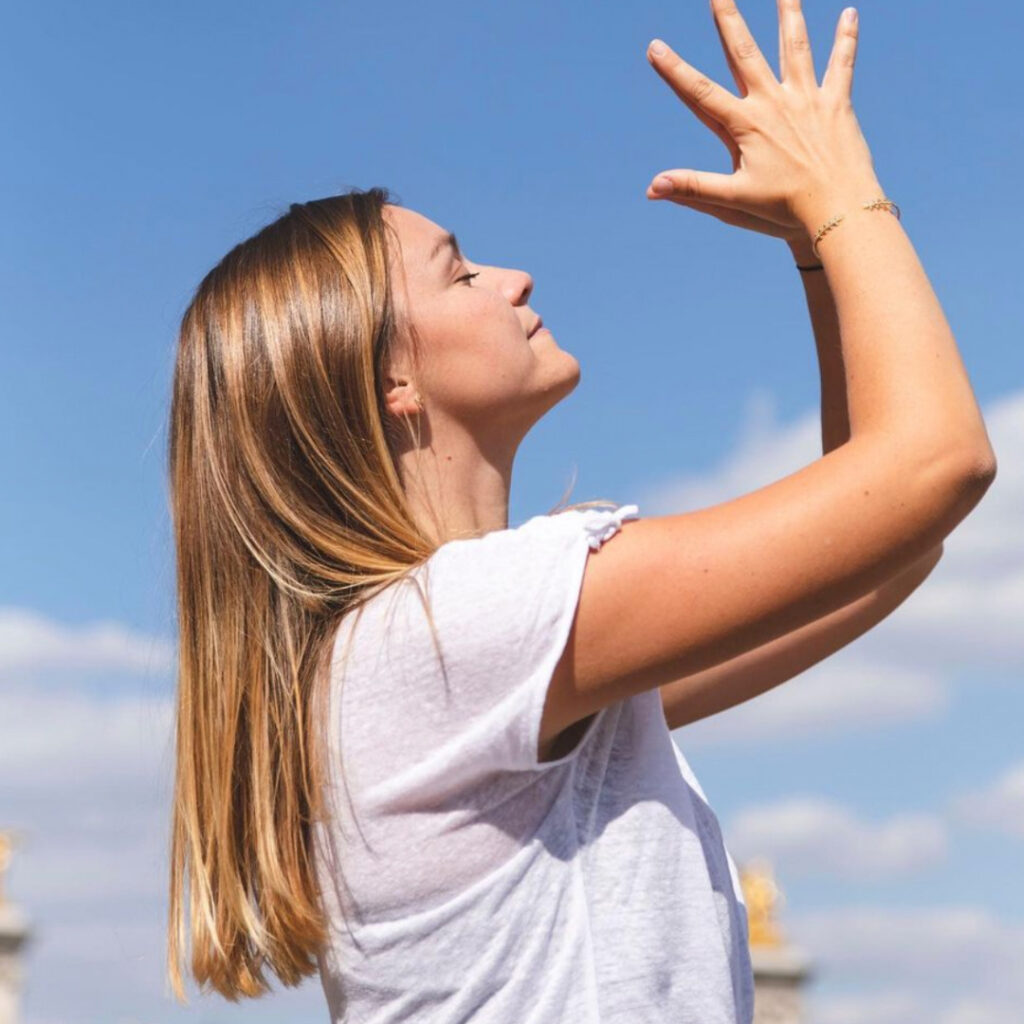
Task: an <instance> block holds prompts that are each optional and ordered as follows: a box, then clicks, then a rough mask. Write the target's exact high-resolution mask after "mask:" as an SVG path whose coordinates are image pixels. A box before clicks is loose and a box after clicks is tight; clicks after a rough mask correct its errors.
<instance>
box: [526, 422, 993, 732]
mask: <svg viewBox="0 0 1024 1024" xmlns="http://www.w3.org/2000/svg"><path fill="white" fill-rule="evenodd" d="M967 465H968V464H967V463H966V462H965V460H964V459H962V458H953V457H950V458H948V459H947V460H945V461H941V462H927V461H921V462H918V461H917V460H916V459H914V458H913V456H909V455H902V453H899V452H898V451H896V450H894V448H893V447H886V446H883V445H881V444H879V443H878V442H877V441H874V440H872V441H870V442H867V441H864V442H860V441H858V439H854V440H851V441H849V442H848V443H847V444H845V445H843V446H842V447H840V448H836V449H834V450H833V451H831V452H829V453H827V454H826V455H824V456H822V457H821V458H820V459H817V460H816V461H815V462H813V463H811V464H810V465H808V466H806V467H804V468H802V469H800V470H798V471H797V472H795V473H792V474H790V475H789V476H786V477H784V478H782V479H781V480H778V481H776V482H774V483H772V484H769V485H767V486H765V487H762V488H760V489H758V490H755V491H752V492H750V493H748V494H745V495H742V496H741V497H739V498H735V499H733V500H731V501H727V502H724V503H722V504H719V505H715V506H712V507H709V508H704V509H700V510H697V511H694V512H688V513H684V514H681V515H670V516H660V517H654V518H647V519H640V520H637V521H634V522H629V523H626V524H624V525H623V528H622V531H621V536H619V537H617V538H616V539H615V540H614V541H613V542H612V543H610V544H606V545H605V546H604V547H602V548H601V550H600V551H599V552H595V553H592V554H591V555H590V556H589V558H588V559H587V565H586V568H585V571H584V576H583V582H582V586H581V590H580V596H579V602H578V605H577V609H576V614H575V618H574V621H573V625H572V629H571V631H570V633H569V637H568V641H567V643H566V646H565V649H564V651H563V652H562V654H561V657H560V659H559V661H558V663H557V666H556V668H555V671H554V673H553V676H552V678H551V681H550V685H549V687H548V692H547V696H546V701H545V706H544V712H543V718H542V728H541V735H542V736H543V737H547V738H550V737H554V736H556V735H557V734H558V733H559V732H561V731H562V730H563V729H565V728H566V727H567V726H569V725H571V724H572V723H573V722H576V721H579V720H580V719H583V718H585V717H587V716H589V715H591V714H592V713H594V712H595V711H598V710H600V709H601V708H602V707H605V706H607V705H608V704H611V703H613V702H615V701H617V700H620V699H623V698H626V697H629V696H632V695H633V694H635V693H638V692H641V691H645V690H650V689H654V688H656V687H659V686H661V685H663V684H664V683H667V682H669V681H671V680H673V679H676V678H678V677H680V676H683V675H687V674H689V673H693V672H698V671H700V670H702V669H704V668H707V667H708V666H710V665H713V664H716V663H718V662H721V661H724V660H726V659H729V658H733V657H736V656H737V655H739V654H742V653H743V652H745V651H749V650H751V649H752V648H755V647H758V646H760V645H762V644H765V643H767V642H769V641H771V640H773V639H774V638H776V637H779V636H781V635H783V634H785V633H788V632H790V631H792V630H795V629H798V628H800V627H801V626H804V625H805V624H807V623H809V622H812V621H813V620H815V619H818V618H820V617H821V616H822V615H825V614H828V613H829V612H831V611H834V610H835V609H838V608H840V607H842V606H843V605H845V604H848V603H849V602H851V601H853V600H855V599H856V598H858V597H860V596H861V595H863V594H865V593H868V592H869V591H871V590H872V589H874V588H875V587H877V586H879V585H880V584H882V583H883V582H884V581H885V580H886V579H888V578H890V577H891V576H893V575H894V573H896V572H899V571H901V570H902V569H903V568H904V567H906V566H908V565H909V564H911V563H912V562H913V561H914V560H915V559H917V558H920V557H921V556H922V554H924V552H926V551H927V550H928V549H929V548H931V547H933V546H935V545H936V544H938V543H939V542H940V541H941V540H942V538H943V537H944V536H945V535H946V534H948V533H949V532H950V530H952V529H953V527H954V526H955V525H956V523H957V522H959V521H960V520H961V519H962V518H963V517H964V516H965V515H966V514H967V512H968V511H970V509H971V508H973V506H974V505H975V504H976V503H977V501H978V500H979V498H980V495H981V493H983V491H984V487H985V486H987V483H986V481H985V480H984V478H980V479H979V478H977V477H976V476H974V475H972V474H971V473H970V472H969V470H968V468H966V467H967Z"/></svg>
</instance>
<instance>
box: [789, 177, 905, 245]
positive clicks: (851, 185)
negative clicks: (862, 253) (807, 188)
mask: <svg viewBox="0 0 1024 1024" xmlns="http://www.w3.org/2000/svg"><path fill="white" fill-rule="evenodd" d="M884 195H885V190H884V189H883V188H882V186H881V184H879V182H878V179H877V178H873V177H870V176H868V177H865V178H864V179H863V181H862V182H861V183H858V182H856V181H853V182H843V183H842V185H837V186H833V187H830V188H825V189H822V190H821V191H815V192H809V193H807V194H806V195H805V196H802V197H800V199H799V200H798V202H797V204H796V209H795V212H796V214H797V218H798V219H799V221H800V223H801V224H802V225H803V228H804V233H805V234H806V236H807V245H808V249H809V248H810V245H811V243H812V242H813V241H814V239H815V237H816V236H817V234H818V232H819V231H820V230H821V229H822V228H823V227H824V226H825V224H826V223H827V222H828V221H829V220H830V219H831V218H832V217H835V216H838V215H840V214H842V215H845V216H849V214H850V213H852V212H853V211H855V210H857V209H858V208H859V207H860V206H861V204H862V203H866V202H868V201H870V200H872V199H878V198H880V197H882V196H884ZM811 255H812V257H813V256H814V254H813V252H812V253H811ZM814 261H815V262H816V263H817V262H820V261H819V260H818V258H817V257H814Z"/></svg>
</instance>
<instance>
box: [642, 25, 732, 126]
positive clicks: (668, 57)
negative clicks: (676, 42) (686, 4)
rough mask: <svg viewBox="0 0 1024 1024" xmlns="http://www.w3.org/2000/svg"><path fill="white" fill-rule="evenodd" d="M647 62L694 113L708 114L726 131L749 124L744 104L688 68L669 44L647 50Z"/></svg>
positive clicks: (657, 43) (656, 40)
mask: <svg viewBox="0 0 1024 1024" xmlns="http://www.w3.org/2000/svg"><path fill="white" fill-rule="evenodd" d="M659 44H660V45H661V46H662V47H664V52H663V53H660V54H659V53H656V52H655V50H656V48H657V47H658V46H659ZM647 59H648V60H649V61H650V62H651V64H652V65H653V67H654V70H655V71H657V72H658V74H659V75H661V77H662V78H663V79H664V80H665V81H666V82H667V83H668V84H669V86H671V88H672V91H673V92H674V93H675V94H676V95H677V96H678V97H679V98H680V99H681V100H684V101H685V102H686V105H687V106H688V107H690V109H691V110H698V109H699V110H703V111H705V112H706V113H707V114H709V115H710V116H711V117H712V118H714V119H715V120H716V121H718V122H719V124H722V125H724V126H725V127H726V128H730V127H731V126H733V125H740V124H745V123H746V118H745V117H744V115H743V107H742V105H741V104H742V100H740V99H738V98H737V97H736V96H733V94H732V93H731V92H729V90H728V89H723V88H722V87H721V86H720V85H719V84H718V83H717V82H712V81H711V79H710V78H708V77H707V76H706V75H702V74H701V73H700V72H699V71H698V70H697V69H696V68H695V67H692V66H691V65H689V64H687V63H686V61H685V60H683V59H682V57H680V56H679V54H677V53H676V52H675V51H674V50H673V49H672V47H671V46H669V45H668V44H666V43H663V42H661V40H660V39H654V40H652V41H651V44H650V46H648V47H647Z"/></svg>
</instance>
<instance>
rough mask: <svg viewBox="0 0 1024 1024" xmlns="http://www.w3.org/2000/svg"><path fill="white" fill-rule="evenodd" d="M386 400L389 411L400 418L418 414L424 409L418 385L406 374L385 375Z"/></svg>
mask: <svg viewBox="0 0 1024 1024" xmlns="http://www.w3.org/2000/svg"><path fill="white" fill-rule="evenodd" d="M384 402H385V405H386V406H387V409H388V412H390V413H391V415H392V416H397V417H399V418H401V417H405V416H417V415H419V413H421V412H422V411H423V401H422V398H421V396H420V394H419V392H418V391H417V390H416V385H415V383H414V382H413V381H412V380H411V379H410V378H409V377H408V376H407V375H405V374H402V375H400V376H397V377H391V376H388V377H385V379H384Z"/></svg>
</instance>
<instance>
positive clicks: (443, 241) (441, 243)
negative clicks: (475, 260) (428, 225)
mask: <svg viewBox="0 0 1024 1024" xmlns="http://www.w3.org/2000/svg"><path fill="white" fill-rule="evenodd" d="M446 246H450V247H451V250H452V252H454V253H455V256H456V258H457V259H460V260H461V259H462V252H461V250H460V249H459V240H458V239H457V238H456V237H455V235H453V234H452V233H451V232H450V231H449V232H448V234H447V235H444V236H443V237H441V238H439V239H438V240H437V242H436V243H435V244H434V248H433V249H431V250H430V255H429V256H428V257H427V262H428V263H430V262H432V261H433V259H434V257H435V256H437V254H438V253H439V252H440V251H441V250H442V249H444V248H445V247H446Z"/></svg>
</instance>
